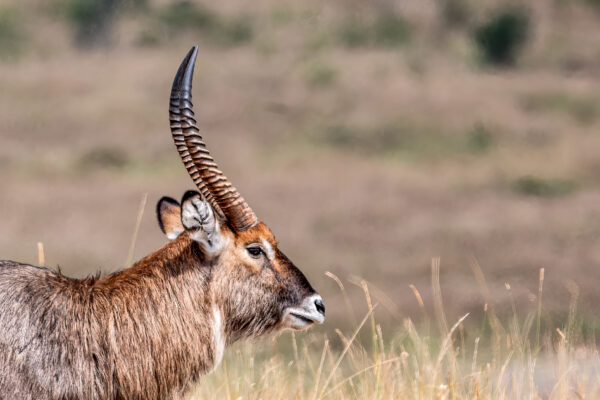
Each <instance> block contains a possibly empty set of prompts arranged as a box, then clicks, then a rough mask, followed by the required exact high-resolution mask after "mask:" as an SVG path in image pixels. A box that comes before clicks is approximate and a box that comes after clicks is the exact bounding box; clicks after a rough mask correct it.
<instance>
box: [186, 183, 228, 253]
mask: <svg viewBox="0 0 600 400" xmlns="http://www.w3.org/2000/svg"><path fill="white" fill-rule="evenodd" d="M181 223H182V224H183V227H184V228H185V230H186V231H187V232H188V234H189V235H190V237H191V238H192V239H193V240H195V241H196V242H198V243H200V244H202V245H203V247H204V250H205V251H206V253H207V254H211V255H216V254H217V253H220V251H221V250H222V248H223V246H224V245H225V238H224V237H223V235H222V234H221V229H220V225H219V220H218V218H217V217H216V215H215V213H214V211H213V209H212V207H211V206H210V204H209V203H208V202H206V201H204V200H203V198H202V195H201V194H200V193H198V192H194V191H189V192H186V193H185V194H184V195H183V198H182V199H181Z"/></svg>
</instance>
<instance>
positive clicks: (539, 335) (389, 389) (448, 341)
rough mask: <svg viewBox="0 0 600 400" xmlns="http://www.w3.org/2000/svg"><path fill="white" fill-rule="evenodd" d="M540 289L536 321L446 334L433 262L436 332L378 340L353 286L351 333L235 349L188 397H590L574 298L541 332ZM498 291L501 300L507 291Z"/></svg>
mask: <svg viewBox="0 0 600 400" xmlns="http://www.w3.org/2000/svg"><path fill="white" fill-rule="evenodd" d="M474 267H475V269H478V267H477V266H474ZM479 272H480V270H479ZM332 278H334V279H336V280H337V277H335V276H332ZM543 283H544V272H543V270H542V271H540V280H539V293H538V297H537V303H538V309H537V310H538V311H537V315H536V313H532V314H528V315H521V314H519V313H517V310H516V309H514V314H513V315H511V316H509V317H508V318H506V320H505V321H501V320H500V319H499V318H498V317H497V316H496V315H495V313H494V311H493V308H488V306H487V305H486V306H485V307H486V312H485V313H484V315H483V318H482V319H481V320H473V317H472V316H470V315H469V314H465V315H464V316H462V317H461V318H459V319H458V320H457V321H450V322H451V323H452V326H450V325H449V324H448V323H449V321H446V319H445V316H444V312H443V304H444V301H443V299H442V294H441V291H440V287H439V259H434V261H433V265H432V286H433V291H434V293H435V296H434V298H433V301H434V302H435V303H436V304H437V306H436V308H437V307H438V306H439V307H440V308H439V309H438V310H437V312H436V321H437V324H438V328H437V329H435V328H432V327H431V326H430V325H429V322H430V321H429V318H428V317H427V315H424V316H423V317H422V318H421V319H422V321H420V323H419V325H420V328H417V327H416V326H415V323H414V322H413V321H412V320H411V319H404V320H403V321H402V322H401V323H399V324H398V326H395V327H393V328H392V329H391V330H390V332H389V334H387V335H385V336H384V334H383V333H382V332H383V329H382V327H381V326H380V325H378V324H377V322H376V320H375V317H374V313H373V311H374V308H375V307H376V306H377V304H375V305H372V302H371V297H370V293H369V289H368V285H367V283H366V282H365V281H362V287H363V290H364V294H365V298H366V302H367V304H368V312H367V313H366V315H365V316H364V317H363V318H362V320H361V321H360V322H359V323H358V324H357V326H356V327H355V328H354V329H353V330H351V331H347V332H342V331H341V330H339V329H336V330H335V335H333V336H329V335H323V333H308V334H294V333H291V334H284V335H281V336H280V337H278V338H275V339H272V340H263V341H261V342H259V343H255V344H253V345H252V344H241V345H236V346H234V348H233V349H230V350H228V354H227V356H226V358H225V360H224V361H223V363H222V364H221V366H220V367H219V368H218V369H217V370H216V372H214V373H213V374H212V375H210V376H208V377H206V378H205V379H203V380H202V382H201V384H200V385H199V386H198V388H197V389H196V390H194V391H192V392H191V393H190V394H189V395H188V397H187V398H189V399H284V398H285V399H351V398H356V399H365V398H368V399H561V400H563V399H594V398H598V396H600V357H599V354H598V349H597V348H596V346H595V345H594V344H593V343H590V342H589V341H588V340H586V339H584V335H583V332H582V330H581V326H578V325H577V323H576V322H575V321H576V317H575V314H576V309H575V301H576V299H575V298H574V299H572V305H571V313H570V315H569V316H568V318H567V320H565V321H562V323H560V325H557V326H547V327H545V328H544V330H543V331H540V318H541V316H542V312H543V308H542V293H543ZM483 284H484V285H485V283H483ZM340 287H341V290H342V292H343V291H344V289H343V285H342V286H340ZM413 289H414V294H415V295H416V296H417V299H418V300H419V302H420V303H422V300H421V295H420V294H419V292H418V290H416V288H414V286H413ZM481 289H482V291H486V290H487V289H486V288H485V286H484V287H482V288H481ZM506 289H507V290H508V291H510V286H509V285H507V288H506ZM348 312H351V310H348ZM475 318H477V317H475ZM536 321H537V323H536ZM364 331H366V332H364ZM361 333H366V335H360V334H361ZM286 350H287V351H286ZM273 354H275V355H273Z"/></svg>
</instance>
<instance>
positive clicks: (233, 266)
mask: <svg viewBox="0 0 600 400" xmlns="http://www.w3.org/2000/svg"><path fill="white" fill-rule="evenodd" d="M186 196H187V198H186ZM186 196H184V200H183V201H182V206H181V212H180V214H181V216H182V219H181V220H180V221H181V222H180V224H179V225H177V224H172V225H174V226H173V228H171V229H169V228H166V227H167V226H169V225H170V224H169V223H168V222H166V221H165V218H162V219H161V215H164V216H165V217H166V218H171V221H175V222H176V221H177V220H176V219H175V218H173V216H175V215H177V212H176V211H177V210H176V209H173V207H178V204H177V205H176V202H174V201H173V200H172V199H169V200H165V201H163V200H161V202H162V204H161V202H159V205H158V207H157V211H158V215H159V223H160V225H161V228H162V229H163V231H164V232H165V233H166V234H167V235H169V232H173V231H181V232H186V234H189V235H190V237H192V239H194V240H196V241H197V242H198V243H199V244H200V245H201V247H202V248H203V249H204V250H205V252H206V254H211V255H212V257H213V265H214V269H213V275H212V284H211V287H212V291H213V298H214V301H216V302H218V303H219V304H218V305H219V307H220V309H221V311H222V312H223V316H224V322H225V328H226V331H227V332H228V333H229V334H230V335H231V336H232V337H231V339H232V340H233V341H234V340H237V339H239V338H241V337H251V336H258V335H261V334H263V333H267V332H270V331H278V330H282V329H288V328H289V329H296V330H300V329H305V328H308V327H310V326H312V325H313V324H321V323H323V322H324V320H325V306H324V304H323V301H322V299H321V296H319V295H318V294H317V293H316V292H315V290H314V289H313V288H312V286H311V285H310V283H309V282H308V280H307V279H306V277H305V276H304V274H302V272H301V271H300V270H299V269H298V268H297V267H296V266H295V265H294V264H293V263H292V262H291V261H290V260H289V259H288V258H287V257H286V256H285V254H283V252H281V251H280V250H279V248H278V245H277V241H276V240H275V237H274V236H273V234H272V232H271V230H270V229H269V228H268V227H267V226H266V225H265V224H263V223H262V222H261V223H259V224H258V225H256V226H255V227H253V228H250V229H248V230H246V231H243V232H234V231H233V230H232V229H230V228H229V227H228V226H227V225H225V224H219V221H218V219H216V218H215V216H214V213H212V212H211V208H210V206H208V204H207V203H204V202H202V200H201V199H200V197H199V196H191V197H190V196H189V195H187V194H186ZM194 199H195V200H194ZM203 210H204V211H205V214H210V215H194V214H196V213H200V214H202V212H203ZM209 220H210V221H211V223H207V221H209ZM197 221H204V225H205V226H204V227H203V226H200V224H199V222H197ZM194 224H195V225H194ZM207 227H208V228H207ZM211 227H212V229H213V230H212V231H207V230H209V229H210V228H211ZM171 236H173V234H171ZM215 247H218V248H215Z"/></svg>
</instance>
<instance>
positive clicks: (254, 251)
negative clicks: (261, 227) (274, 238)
mask: <svg viewBox="0 0 600 400" xmlns="http://www.w3.org/2000/svg"><path fill="white" fill-rule="evenodd" d="M246 250H248V253H250V255H251V256H252V257H254V258H258V257H260V256H261V255H263V254H264V252H263V250H262V249H261V248H260V247H259V246H251V247H247V248H246Z"/></svg>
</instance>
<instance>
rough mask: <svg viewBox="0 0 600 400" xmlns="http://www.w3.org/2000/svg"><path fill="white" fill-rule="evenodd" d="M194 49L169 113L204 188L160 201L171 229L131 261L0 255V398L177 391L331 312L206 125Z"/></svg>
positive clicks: (164, 223)
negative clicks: (206, 137)
mask: <svg viewBox="0 0 600 400" xmlns="http://www.w3.org/2000/svg"><path fill="white" fill-rule="evenodd" d="M197 51H198V50H197V47H194V48H192V49H191V50H190V52H189V53H188V54H187V56H186V57H185V59H184V60H183V62H182V64H181V66H180V67H179V70H178V71H177V74H176V76H175V80H174V82H173V87H172V90H171V99H170V106H169V116H170V121H171V132H172V135H173V139H174V141H175V145H176V147H177V150H178V151H179V154H180V156H181V159H182V160H183V163H184V165H185V167H186V169H187V171H188V172H189V174H190V176H191V178H192V179H193V181H194V183H195V184H196V186H197V187H198V189H199V192H187V193H186V194H185V195H184V196H183V199H182V201H181V204H180V203H179V202H177V201H175V200H173V199H171V198H168V197H163V198H162V199H161V200H160V201H159V202H158V205H157V214H158V221H159V225H160V227H161V229H162V230H163V232H164V233H165V234H166V235H167V237H168V238H169V239H170V241H169V242H168V243H167V244H166V245H165V246H164V247H162V248H161V249H159V250H157V251H155V252H154V253H152V254H150V255H149V256H147V257H145V258H144V259H142V260H141V261H139V262H137V263H135V264H134V265H133V266H131V267H129V268H127V269H125V270H123V271H120V272H116V273H113V274H111V275H107V276H104V277H96V278H88V279H82V280H77V279H71V278H68V277H66V276H63V275H61V274H60V272H56V271H53V270H50V269H47V268H42V267H34V266H31V265H25V264H20V263H16V262H12V261H0V399H7V400H8V399H11V400H12V399H36V400H37V399H165V398H177V397H179V396H181V395H182V393H184V392H185V391H186V389H188V388H189V387H190V385H192V384H193V383H194V382H197V381H198V379H199V378H200V376H201V375H203V374H206V373H208V372H210V371H211V370H213V369H214V368H215V367H216V366H217V365H218V363H219V361H220V360H221V358H222V356H223V352H224V350H225V347H226V346H227V345H229V344H231V343H233V342H235V341H237V340H240V339H244V338H250V337H257V336H260V335H264V334H266V333H269V332H277V331H280V330H282V329H286V328H289V329H304V328H307V327H309V326H311V325H313V324H319V323H322V322H323V321H324V319H325V307H324V305H323V301H322V300H321V297H320V296H319V295H318V294H317V293H316V292H315V291H314V290H313V288H312V287H311V285H310V284H309V283H308V281H307V279H306V278H305V277H304V275H303V274H302V272H300V270H298V269H297V268H296V267H295V266H294V264H293V263H292V262H291V261H290V260H289V259H288V258H287V257H286V256H285V255H284V254H283V253H282V252H281V251H280V250H279V249H278V246H277V241H276V240H275V237H274V236H273V234H272V233H271V231H270V230H269V228H268V227H267V226H266V225H265V224H264V223H263V222H261V221H260V220H259V219H258V218H257V216H256V215H255V214H254V212H253V211H252V209H251V208H250V207H249V206H248V204H247V203H246V202H245V201H244V199H243V198H242V197H241V196H240V194H239V193H238V192H237V190H236V189H235V188H234V187H233V186H232V185H231V184H230V183H229V180H228V179H227V178H226V177H225V175H223V173H222V172H221V171H220V170H219V169H218V168H217V165H216V163H215V162H214V160H213V158H212V157H211V155H210V154H209V152H208V150H207V148H206V146H205V144H204V141H203V139H202V137H201V136H200V134H199V131H198V129H197V127H196V121H195V119H194V111H193V105H192V102H191V98H192V96H191V89H192V76H193V71H194V63H195V60H196V55H197Z"/></svg>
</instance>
